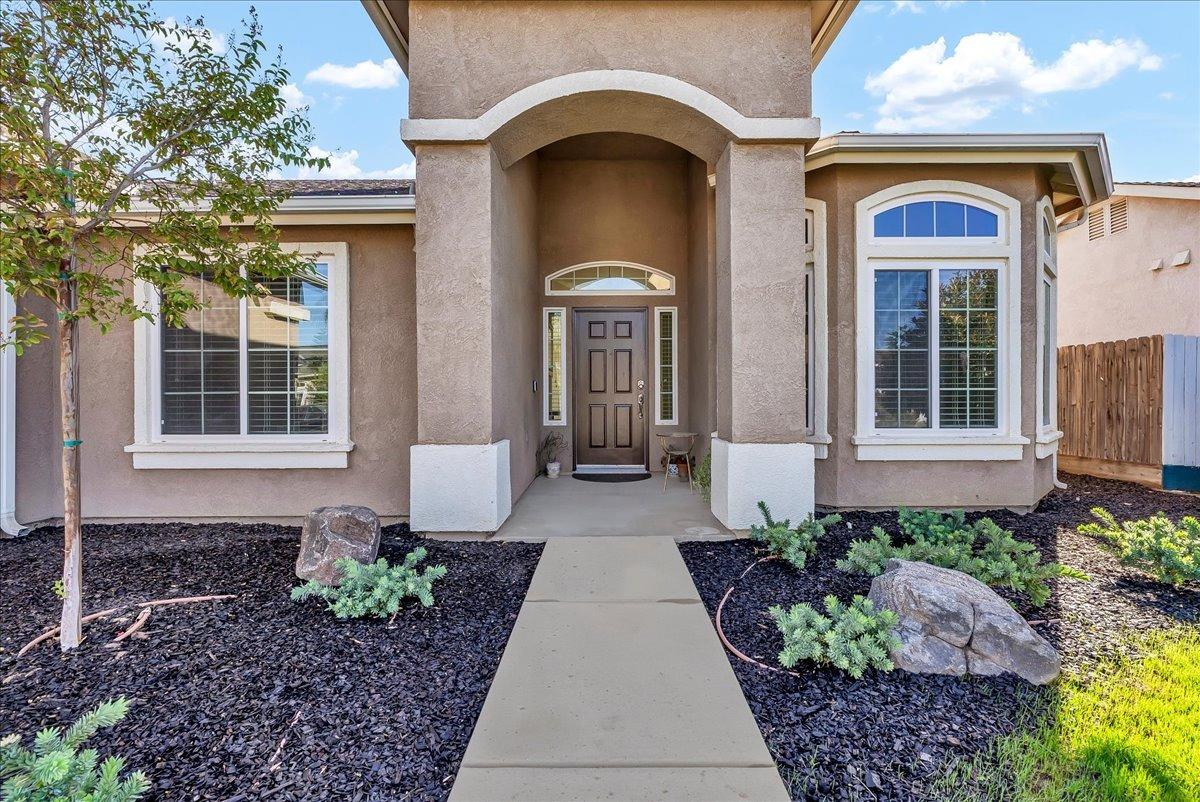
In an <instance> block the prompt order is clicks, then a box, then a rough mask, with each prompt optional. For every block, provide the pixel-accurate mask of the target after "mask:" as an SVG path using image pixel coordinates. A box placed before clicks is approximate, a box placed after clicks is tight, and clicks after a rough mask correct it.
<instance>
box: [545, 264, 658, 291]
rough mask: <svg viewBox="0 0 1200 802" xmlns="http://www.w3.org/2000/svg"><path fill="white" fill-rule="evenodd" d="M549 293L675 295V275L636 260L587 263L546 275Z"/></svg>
mask: <svg viewBox="0 0 1200 802" xmlns="http://www.w3.org/2000/svg"><path fill="white" fill-rule="evenodd" d="M546 294H547V295H674V294H675V277H674V276H672V275H671V274H670V273H664V272H663V271H661V270H656V269H655V268H653V267H647V266H646V265H639V264H637V263H636V262H584V263H583V264H578V265H572V266H571V267H565V268H563V269H562V270H557V271H555V272H553V273H551V274H550V275H548V276H546Z"/></svg>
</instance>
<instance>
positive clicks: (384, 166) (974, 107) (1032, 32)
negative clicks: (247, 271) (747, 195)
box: [155, 0, 1200, 181]
mask: <svg viewBox="0 0 1200 802" xmlns="http://www.w3.org/2000/svg"><path fill="white" fill-rule="evenodd" d="M155 5H156V7H157V8H158V9H159V11H160V13H161V14H162V15H163V16H174V17H176V18H178V19H180V20H182V19H183V18H184V17H188V16H195V15H197V14H200V15H203V16H204V22H205V26H206V27H207V28H209V29H210V30H212V31H214V32H216V33H217V34H224V33H228V32H229V31H231V30H233V29H234V28H235V27H236V25H237V22H238V20H239V19H240V18H241V17H242V16H243V15H244V14H245V12H246V9H247V8H248V7H249V5H250V4H249V3H246V2H239V1H238V0H226V1H225V2H168V1H165V0H164V1H162V2H157V3H156V4H155ZM254 5H255V7H256V8H257V9H258V11H259V17H260V19H261V20H262V22H263V25H264V28H265V37H266V39H267V41H268V42H270V43H272V44H280V45H282V46H283V49H284V58H285V61H286V64H287V66H288V68H289V69H290V71H291V73H292V81H293V85H292V86H291V87H290V88H289V92H291V93H292V95H293V97H294V98H295V100H296V102H297V103H306V104H307V105H308V106H309V116H310V119H312V121H313V124H314V127H315V129H316V146H317V147H319V148H321V149H322V150H323V151H327V152H329V153H330V154H331V158H332V159H333V161H334V170H333V173H334V174H335V175H336V176H337V177H369V176H388V175H391V176H404V177H407V176H410V175H411V170H412V155H411V154H410V153H409V152H408V150H407V149H406V148H405V147H404V144H403V143H402V142H401V141H400V137H399V127H400V120H401V119H403V117H404V116H405V113H406V110H407V106H408V86H407V82H406V80H405V78H404V75H403V73H401V72H400V70H399V68H398V67H397V66H396V65H395V63H394V62H393V61H391V60H390V59H391V57H390V54H389V53H388V51H387V48H386V47H385V46H384V44H383V40H382V39H381V38H380V37H379V34H378V33H377V32H376V31H375V28H374V26H372V24H371V22H370V20H369V19H368V18H367V15H366V12H364V11H363V10H362V7H361V5H360V4H359V3H358V2H357V1H356V0H343V2H285V1H284V0H275V1H274V2H258V3H255V4H254ZM1198 40H1200V2H1195V1H1191V2H1183V1H1180V2H1094V1H1089V2H1016V1H1015V0H993V1H992V2H956V1H955V0H949V1H946V0H942V2H929V1H924V0H918V1H917V2H913V0H899V2H895V0H863V2H862V3H861V4H860V5H859V7H858V9H857V10H856V11H855V12H854V15H853V17H851V19H850V22H849V23H848V24H847V25H846V27H845V29H844V30H843V31H842V33H841V34H840V36H839V37H838V39H837V41H836V42H835V43H834V45H833V47H832V48H831V49H830V51H829V53H828V54H826V56H825V58H824V60H823V61H822V62H821V65H820V67H819V68H818V69H817V71H816V74H815V75H814V78H813V104H814V114H816V115H817V116H819V117H821V120H822V131H823V132H825V133H833V132H835V131H839V130H859V131H989V132H990V131H1021V132H1059V131H1102V132H1104V133H1105V134H1107V135H1108V142H1109V147H1110V151H1111V155H1112V160H1113V173H1114V177H1115V178H1116V179H1117V180H1129V181H1134V180H1147V181H1166V180H1183V179H1187V178H1192V177H1194V176H1197V175H1198V174H1200V48H1197V46H1196V45H1197V41H1198ZM331 177H332V176H331ZM1194 180H1200V178H1196V179H1194Z"/></svg>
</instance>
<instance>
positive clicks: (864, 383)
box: [854, 181, 1027, 459]
mask: <svg viewBox="0 0 1200 802" xmlns="http://www.w3.org/2000/svg"><path fill="white" fill-rule="evenodd" d="M856 212H857V215H858V259H859V273H858V280H857V304H856V306H857V310H858V320H859V321H860V323H859V326H858V398H857V423H858V425H857V433H856V435H855V438H854V442H855V444H856V446H858V458H859V459H1020V455H1021V451H1020V446H1021V445H1023V443H1024V442H1027V441H1025V440H1024V438H1022V437H1021V435H1020V420H1019V419H1020V388H1019V375H1020V373H1019V365H1020V331H1019V313H1020V276H1019V269H1020V267H1019V266H1020V236H1019V217H1020V207H1019V204H1018V203H1017V202H1016V201H1015V200H1013V199H1011V198H1007V197H1006V196H1004V195H1001V194H1000V193H998V192H995V191H994V190H990V189H987V188H986V187H979V186H976V185H972V184H965V183H963V182H956V181H921V182H914V183H912V184H908V185H903V186H900V187H892V188H890V189H887V190H883V191H882V192H879V193H876V194H875V195H873V196H871V197H870V198H866V199H864V200H863V201H860V202H859V203H858V205H857V206H856ZM927 446H935V448H930V447H927ZM936 446H942V447H943V448H940V449H939V448H936ZM967 446H969V447H967Z"/></svg>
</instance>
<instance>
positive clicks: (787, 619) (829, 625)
mask: <svg viewBox="0 0 1200 802" xmlns="http://www.w3.org/2000/svg"><path fill="white" fill-rule="evenodd" d="M767 612H768V613H770V615H771V617H772V618H773V619H775V626H776V627H778V629H779V631H780V632H781V633H783V651H781V652H780V653H779V663H780V665H782V666H783V667H784V668H792V667H794V666H795V665H796V664H797V663H799V662H800V661H801V660H808V661H811V662H813V663H818V664H823V665H832V666H834V667H835V668H840V669H841V670H842V671H845V672H846V673H847V674H849V675H850V676H851V677H854V679H859V678H861V677H862V675H863V673H864V672H866V670H867V669H868V668H874V669H876V670H878V671H891V670H892V669H893V668H895V666H894V665H893V664H892V660H891V657H890V656H889V655H890V654H891V652H892V650H894V649H898V648H900V638H899V637H898V636H897V635H896V634H895V632H894V630H895V628H896V625H897V624H898V623H899V617H898V616H897V615H896V614H895V613H894V612H892V611H891V610H879V611H876V610H875V605H874V604H872V603H871V600H870V599H867V598H864V597H863V596H855V597H854V598H853V599H852V600H851V601H850V604H844V603H842V602H841V601H839V600H838V599H837V598H836V597H834V596H826V597H825V612H826V613H827V614H828V615H822V614H821V613H819V612H817V611H816V610H814V609H813V608H812V606H810V605H808V604H795V605H792V608H791V609H790V610H784V609H783V608H782V607H780V606H779V605H775V606H773V607H771V608H770V609H768V610H767Z"/></svg>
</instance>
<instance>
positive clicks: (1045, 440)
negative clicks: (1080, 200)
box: [1035, 197, 1062, 459]
mask: <svg viewBox="0 0 1200 802" xmlns="http://www.w3.org/2000/svg"><path fill="white" fill-rule="evenodd" d="M1037 217H1038V229H1037V232H1038V237H1037V239H1038V241H1037V253H1038V265H1039V267H1040V269H1039V271H1038V276H1039V281H1038V303H1037V317H1038V320H1037V322H1038V344H1037V347H1038V351H1037V420H1038V427H1037V445H1036V448H1035V451H1036V455H1037V457H1038V458H1039V459H1040V458H1042V457H1047V456H1049V455H1050V454H1052V453H1054V451H1056V450H1057V448H1058V440H1059V439H1060V438H1061V436H1062V435H1061V433H1060V432H1059V431H1058V226H1057V223H1056V221H1055V218H1054V207H1053V206H1052V205H1051V203H1050V199H1049V198H1046V197H1044V198H1042V199H1041V200H1040V201H1039V202H1038V214H1037Z"/></svg>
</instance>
